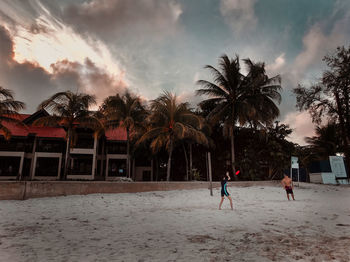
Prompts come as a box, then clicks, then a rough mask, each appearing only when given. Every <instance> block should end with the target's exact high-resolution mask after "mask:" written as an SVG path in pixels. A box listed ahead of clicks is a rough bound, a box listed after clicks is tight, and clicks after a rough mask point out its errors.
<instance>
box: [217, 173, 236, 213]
mask: <svg viewBox="0 0 350 262" xmlns="http://www.w3.org/2000/svg"><path fill="white" fill-rule="evenodd" d="M228 180H231V177H230V175H229V172H226V175H225V176H224V177H223V178H222V180H221V201H220V205H219V210H221V205H222V202H224V199H225V196H227V198H228V199H229V200H230V205H231V210H233V205H232V198H231V196H230V194H229V193H228V192H227V181H228Z"/></svg>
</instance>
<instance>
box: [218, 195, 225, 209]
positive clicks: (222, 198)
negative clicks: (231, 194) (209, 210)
mask: <svg viewBox="0 0 350 262" xmlns="http://www.w3.org/2000/svg"><path fill="white" fill-rule="evenodd" d="M224 198H225V197H221V201H220V205H219V210H221V205H222V202H224Z"/></svg>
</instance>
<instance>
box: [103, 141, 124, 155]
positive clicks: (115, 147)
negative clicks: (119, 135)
mask: <svg viewBox="0 0 350 262" xmlns="http://www.w3.org/2000/svg"><path fill="white" fill-rule="evenodd" d="M107 153H108V154H126V143H125V142H108V145H107Z"/></svg>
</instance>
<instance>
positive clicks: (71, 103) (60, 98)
mask: <svg viewBox="0 0 350 262" xmlns="http://www.w3.org/2000/svg"><path fill="white" fill-rule="evenodd" d="M95 103H96V100H95V97H94V96H92V95H88V94H84V93H73V92H71V91H65V92H59V93H56V94H54V95H53V96H51V97H50V98H48V99H47V100H45V101H43V102H42V103H41V104H40V105H39V107H38V108H39V109H46V110H48V111H49V112H51V113H53V115H49V116H45V117H42V118H39V119H38V120H36V121H35V122H34V124H35V125H39V126H63V127H64V128H65V129H66V130H67V146H66V156H65V167H64V173H63V179H64V180H65V179H66V178H67V173H68V169H69V160H70V150H71V147H72V144H73V143H72V138H73V136H74V134H75V129H76V128H77V127H86V128H92V129H94V130H97V129H99V128H100V125H101V124H100V122H99V121H98V119H97V118H96V117H94V116H93V114H92V112H91V111H89V107H90V106H91V105H93V104H95Z"/></svg>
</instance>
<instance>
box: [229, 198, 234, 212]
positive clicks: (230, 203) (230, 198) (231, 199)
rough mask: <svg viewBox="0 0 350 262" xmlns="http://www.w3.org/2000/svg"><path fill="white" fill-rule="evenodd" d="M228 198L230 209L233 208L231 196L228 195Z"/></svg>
mask: <svg viewBox="0 0 350 262" xmlns="http://www.w3.org/2000/svg"><path fill="white" fill-rule="evenodd" d="M228 199H229V200H230V205H231V210H233V204H232V198H231V197H230V196H228Z"/></svg>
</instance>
